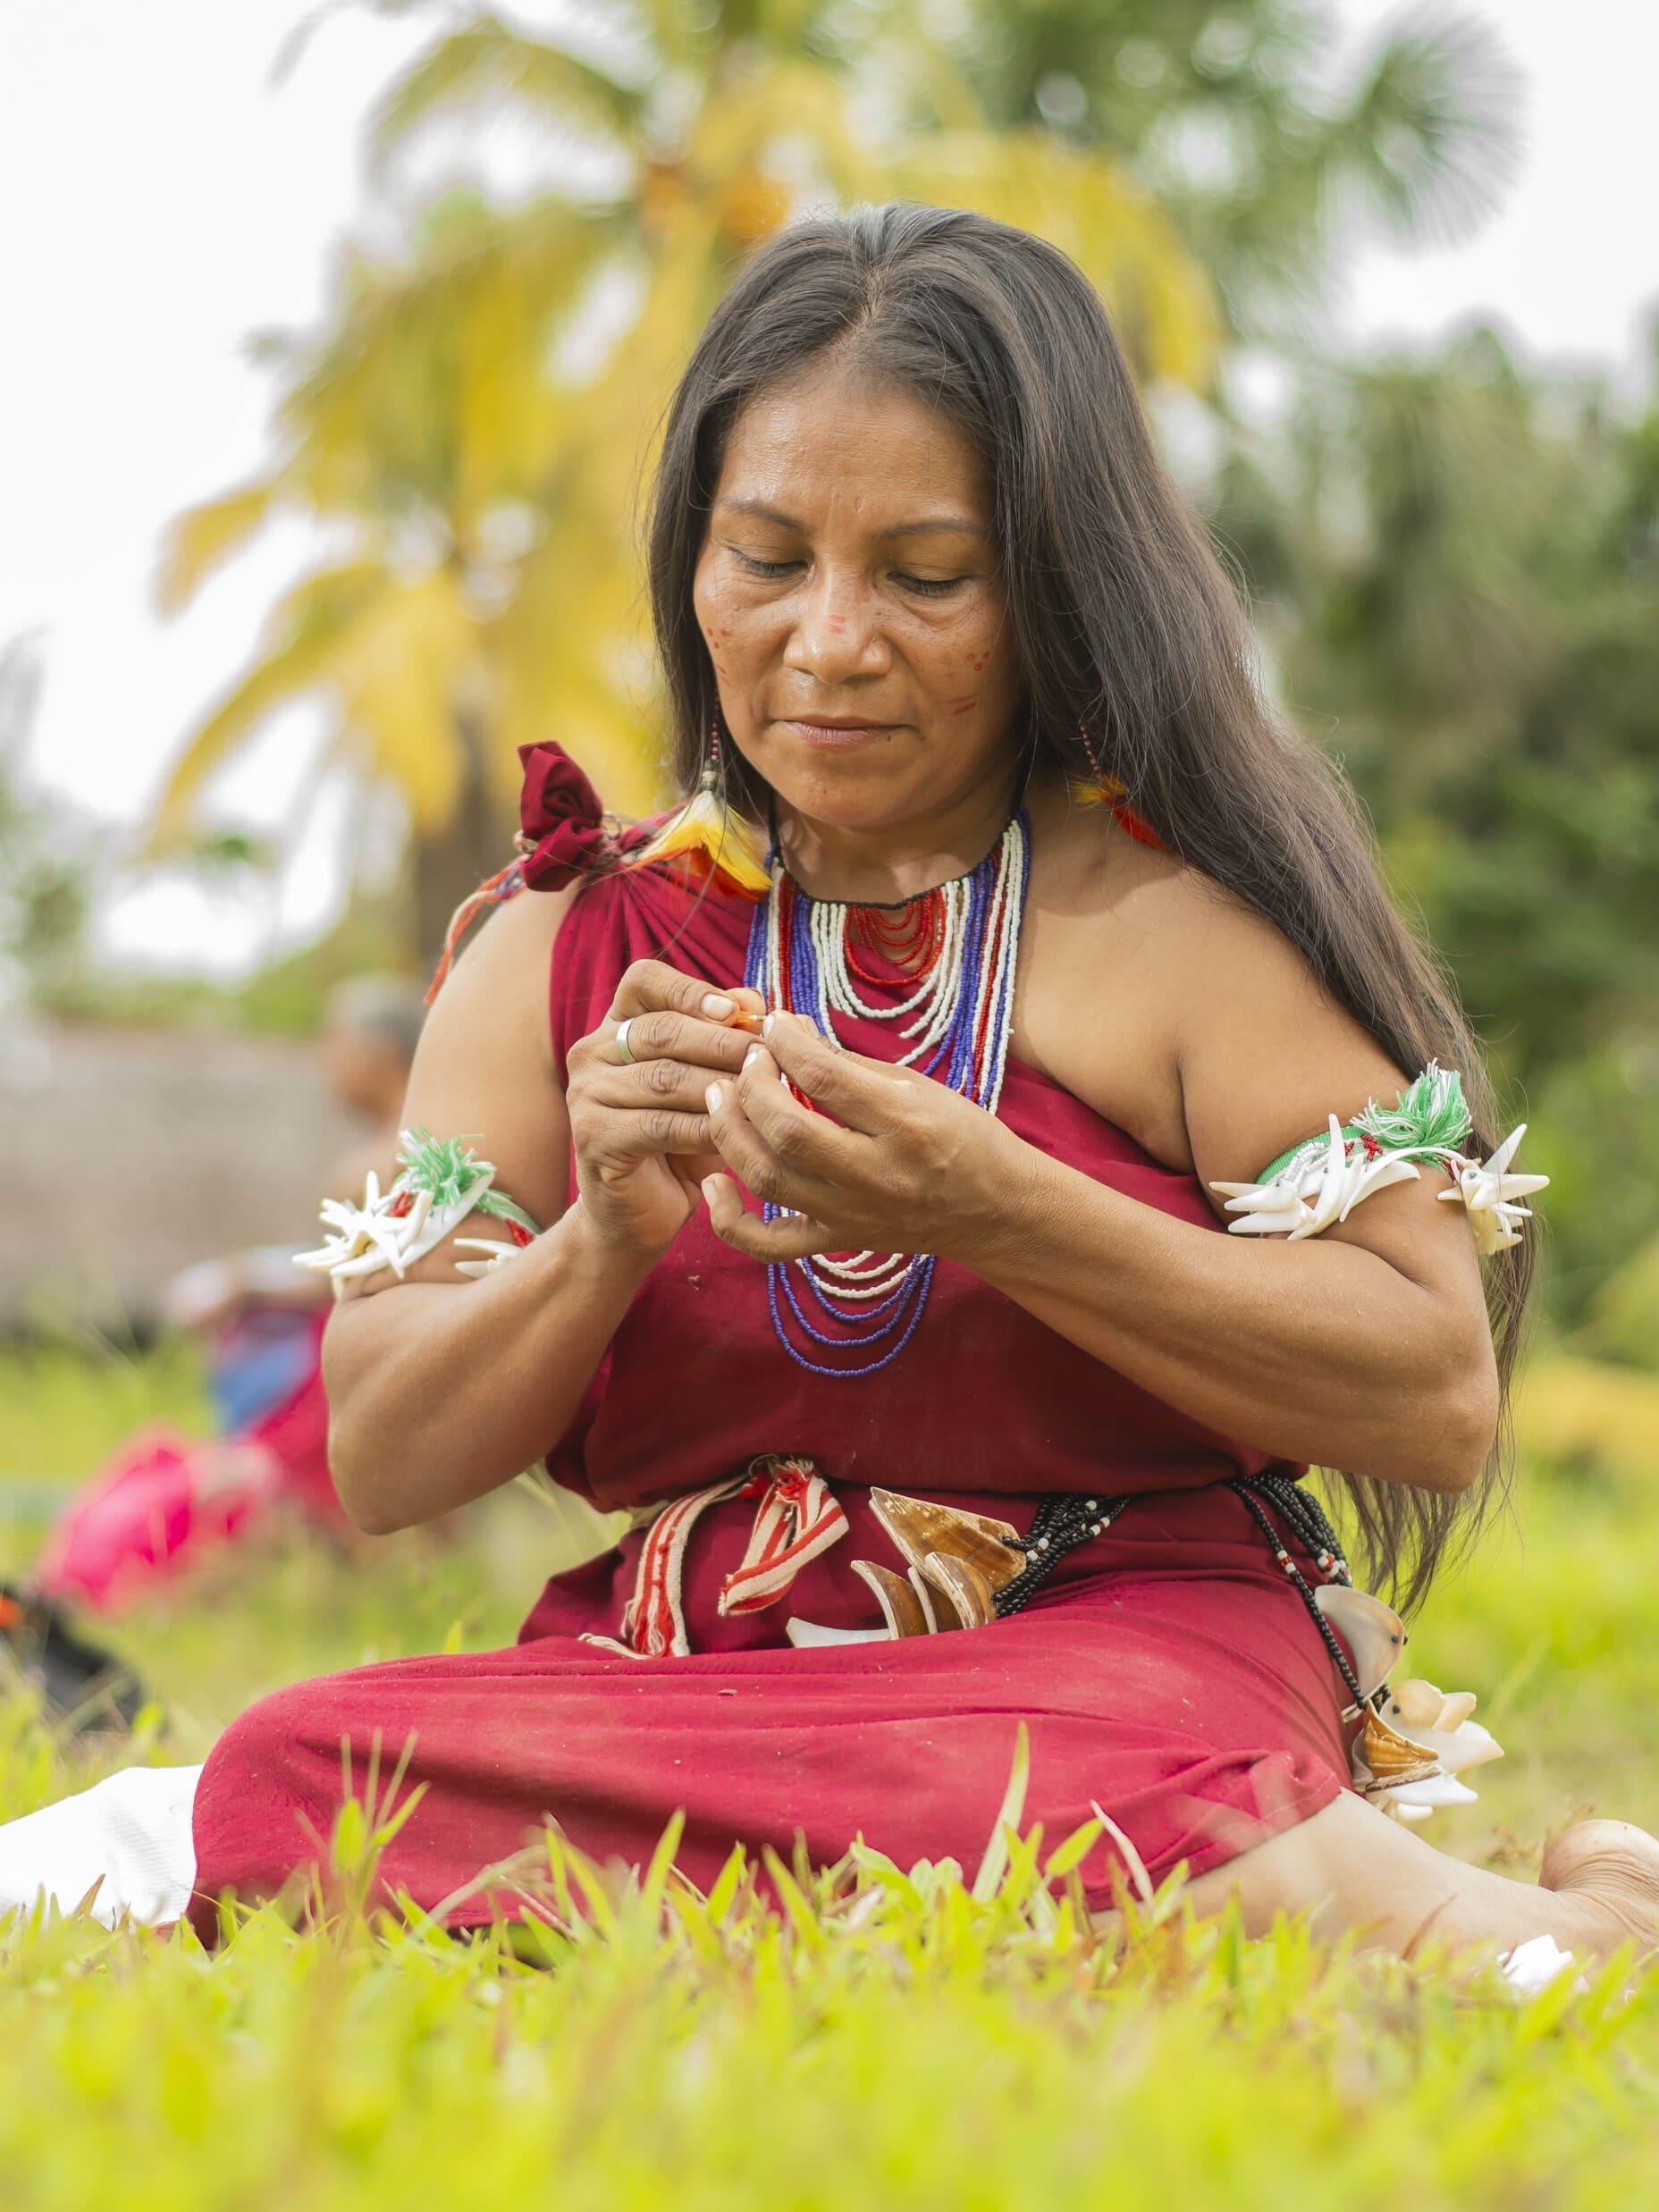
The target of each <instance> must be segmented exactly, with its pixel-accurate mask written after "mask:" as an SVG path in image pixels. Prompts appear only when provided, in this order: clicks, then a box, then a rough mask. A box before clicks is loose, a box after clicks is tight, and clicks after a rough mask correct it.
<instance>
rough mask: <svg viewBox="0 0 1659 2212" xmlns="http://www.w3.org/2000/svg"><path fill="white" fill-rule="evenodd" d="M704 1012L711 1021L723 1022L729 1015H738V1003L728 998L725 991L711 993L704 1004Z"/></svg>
mask: <svg viewBox="0 0 1659 2212" xmlns="http://www.w3.org/2000/svg"><path fill="white" fill-rule="evenodd" d="M703 1013H706V1014H707V1015H708V1016H709V1018H710V1020H711V1021H713V1022H723V1021H724V1020H725V1019H726V1017H727V1015H728V1013H737V1000H736V999H735V998H728V997H727V996H726V994H725V993H724V991H711V992H710V993H709V995H708V997H706V998H705V999H704V1000H703Z"/></svg>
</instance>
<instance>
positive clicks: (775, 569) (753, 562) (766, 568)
mask: <svg viewBox="0 0 1659 2212" xmlns="http://www.w3.org/2000/svg"><path fill="white" fill-rule="evenodd" d="M730 550H731V551H732V552H734V553H735V554H736V555H737V559H739V560H740V561H741V562H742V563H743V566H744V567H745V568H746V569H747V570H748V571H749V574H750V575H751V576H787V575H788V573H789V571H790V569H791V568H798V567H799V566H800V564H799V562H798V561H793V560H761V559H758V558H757V557H756V556H755V555H754V553H745V551H743V550H742V548H741V547H740V546H737V545H734V546H732V547H731V549H730Z"/></svg>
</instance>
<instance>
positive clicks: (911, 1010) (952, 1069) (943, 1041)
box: [744, 807, 1031, 1379]
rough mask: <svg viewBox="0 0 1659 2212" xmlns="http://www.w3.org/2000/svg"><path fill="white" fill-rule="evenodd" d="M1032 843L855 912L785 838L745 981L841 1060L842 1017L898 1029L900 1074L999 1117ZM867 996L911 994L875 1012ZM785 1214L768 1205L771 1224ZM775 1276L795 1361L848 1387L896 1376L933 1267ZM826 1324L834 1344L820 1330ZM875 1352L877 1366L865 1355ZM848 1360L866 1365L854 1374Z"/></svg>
mask: <svg viewBox="0 0 1659 2212" xmlns="http://www.w3.org/2000/svg"><path fill="white" fill-rule="evenodd" d="M1030 844H1031V831H1030V825H1029V823H1028V822H1027V820H1026V816H1025V810H1024V808H1023V807H1021V808H1020V809H1019V810H1018V811H1017V812H1016V813H1015V815H1014V816H1013V818H1012V819H1011V820H1009V822H1008V823H1007V826H1006V828H1004V830H1003V832H1002V835H1001V837H998V840H997V843H996V844H995V845H994V846H993V847H992V848H991V850H990V852H989V853H988V854H986V855H985V857H984V859H983V860H982V861H981V862H980V863H979V865H978V866H977V867H976V868H972V869H970V870H969V871H967V873H966V874H965V875H961V876H956V877H953V878H952V879H951V880H950V881H949V882H948V883H941V884H938V885H936V886H935V887H934V888H933V889H932V890H931V891H921V892H918V893H917V894H916V896H914V898H908V899H900V900H897V901H895V902H893V903H892V904H853V903H850V902H848V901H846V900H842V899H819V898H813V896H811V895H810V893H808V892H805V891H804V890H802V888H801V887H800V886H799V885H798V884H797V883H796V880H795V879H794V878H793V876H791V875H790V874H789V872H788V871H787V868H785V866H784V864H783V861H782V857H781V855H780V854H779V850H778V846H777V843H776V841H775V840H774V842H773V845H772V849H771V853H770V854H768V855H767V864H768V871H769V874H770V876H771V887H770V889H769V890H768V893H767V896H766V900H765V903H764V904H762V905H759V906H757V907H756V908H755V912H754V921H753V922H752V923H751V924H750V929H749V950H748V959H747V962H746V964H745V971H744V980H745V983H747V984H748V985H749V987H750V988H751V989H753V990H757V991H759V992H760V993H761V995H762V998H763V999H764V1001H765V1003H766V1005H767V1008H768V1010H769V1011H770V1012H774V1013H776V1012H782V1013H800V1014H804V1015H805V1016H806V1017H807V1018H808V1020H810V1021H812V1022H814V1023H815V1024H816V1026H817V1028H818V1029H819V1030H820V1031H821V1034H822V1035H823V1036H824V1037H826V1038H827V1039H829V1042H830V1043H831V1044H832V1045H834V1046H836V1047H837V1048H838V1049H842V1048H844V1047H843V1045H842V1039H840V1038H839V1037H838V1035H837V1033H836V1028H835V1022H836V1017H837V1016H838V1015H839V1016H841V1017H843V1018H844V1019H852V1020H863V1021H867V1022H892V1023H894V1024H896V1025H897V1034H898V1036H899V1037H900V1038H901V1039H904V1040H905V1044H906V1046H907V1047H908V1048H907V1049H906V1050H905V1052H903V1053H902V1054H900V1055H899V1056H898V1060H897V1064H898V1065H899V1066H900V1067H914V1068H915V1069H917V1070H918V1072H920V1073H922V1074H923V1075H931V1076H933V1077H935V1078H936V1079H937V1080H938V1081H940V1082H943V1083H945V1084H947V1086H948V1087H949V1089H952V1090H959V1091H960V1092H961V1093H962V1094H963V1096H964V1098H971V1099H972V1100H973V1103H974V1105H975V1106H983V1107H984V1109H985V1111H986V1112H987V1113H988V1114H994V1113H995V1112H996V1111H997V1103H998V1099H999V1098H1000V1097H1001V1095H1002V1078H1003V1071H1004V1069H1005V1067H1006V1063H1007V1055H1008V1030H1009V1026H1010V1017H1011V1015H1012V1012H1013V1006H1014V979H1015V968H1016V966H1017V964H1018V960H1019V948H1020V923H1021V921H1022V919H1023V914H1024V910H1025V885H1026V878H1027V873H1028V867H1027V862H1028V857H1029V853H1030ZM861 984H865V985H868V986H869V987H871V988H872V989H878V990H883V991H886V992H888V993H897V994H899V996H898V997H897V998H895V999H894V1000H893V1001H892V1003H889V1004H887V1005H880V1004H876V1003H872V1001H871V1000H870V999H869V998H868V997H865V995H864V993H863V991H862V990H861V989H860V988H859V986H860V985H861ZM796 1095H797V1096H798V1095H799V1094H798V1093H797V1094H796ZM803 1104H810V1101H805V1100H803ZM783 1210H784V1209H783V1208H781V1207H778V1206H776V1205H773V1204H772V1203H771V1202H770V1201H768V1203H767V1205H766V1208H765V1215H766V1219H767V1220H768V1221H775V1220H776V1219H777V1218H778V1215H779V1213H780V1212H781V1211H783ZM766 1277H767V1281H766V1288H767V1298H768V1301H769V1303H770V1305H771V1316H772V1326H773V1328H774V1329H775V1330H776V1331H777V1333H778V1341H779V1343H781V1344H782V1346H783V1348H784V1350H786V1351H787V1353H788V1354H789V1357H790V1358H792V1359H794V1360H795V1361H796V1363H797V1364H798V1365H799V1366H801V1367H806V1368H809V1369H810V1370H811V1371H812V1372H813V1374H814V1375H830V1376H833V1377H837V1378H849V1379H850V1378H852V1377H855V1376H857V1375H873V1374H875V1373H876V1372H877V1370H878V1369H879V1368H881V1367H886V1366H888V1363H889V1362H890V1361H892V1360H894V1359H897V1357H898V1355H899V1353H900V1352H901V1351H903V1350H904V1349H905V1345H906V1344H907V1343H908V1342H909V1341H910V1340H911V1338H912V1336H914V1333H915V1330H916V1325H917V1323H918V1322H919V1321H920V1320H921V1318H922V1308H923V1307H924V1306H925V1305H926V1303H927V1295H928V1290H929V1287H930V1285H931V1283H932V1280H933V1255H932V1254H931V1253H929V1252H915V1253H909V1254H906V1253H904V1252H884V1253H878V1252H872V1251H866V1252H854V1253H849V1254H846V1255H843V1256H839V1257H837V1256H833V1255H830V1254H827V1253H820V1254H814V1255H813V1256H811V1257H807V1258H805V1259H798V1260H792V1261H783V1260H773V1261H771V1263H770V1264H769V1266H768V1267H767V1271H766ZM786 1316H787V1318H786ZM814 1316H817V1317H816V1318H814ZM825 1320H827V1321H830V1322H832V1323H834V1324H835V1325H836V1327H835V1332H834V1333H831V1332H830V1331H829V1330H827V1329H825V1328H823V1327H821V1325H820V1323H821V1321H825ZM791 1324H793V1326H791ZM800 1337H804V1338H805V1339H806V1340H807V1341H806V1342H805V1343H802V1342H800V1341H797V1339H798V1338H800ZM878 1347H881V1348H882V1349H877V1348H878ZM865 1352H870V1353H871V1355H872V1356H871V1357H870V1358H862V1357H860V1355H862V1354H863V1353H865ZM824 1354H837V1355H839V1358H826V1357H824V1356H823V1355H824ZM849 1355H851V1356H852V1358H853V1360H854V1362H855V1364H852V1365H848V1364H846V1361H847V1358H848V1356H849Z"/></svg>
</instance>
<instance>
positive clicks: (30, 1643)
mask: <svg viewBox="0 0 1659 2212" xmlns="http://www.w3.org/2000/svg"><path fill="white" fill-rule="evenodd" d="M5 1661H9V1662H10V1663H11V1665H12V1666H13V1667H15V1668H16V1670H17V1671H18V1672H19V1673H20V1674H21V1676H22V1678H23V1679H24V1681H25V1682H27V1683H28V1684H29V1686H30V1687H31V1688H33V1689H35V1690H37V1691H38V1693H39V1695H40V1696H41V1699H42V1700H43V1702H44V1703H45V1705H46V1713H47V1717H48V1718H49V1719H50V1720H51V1721H52V1722H53V1723H54V1725H55V1726H56V1727H59V1728H66V1729H68V1730H69V1732H70V1733H71V1734H72V1735H83V1734H90V1733H91V1732H93V1731H95V1730H98V1729H126V1728H131V1726H132V1724H133V1721H134V1720H136V1719H137V1718H138V1714H139V1707H140V1706H141V1705H142V1704H143V1703H145V1702H146V1701H145V1695H144V1691H143V1688H142V1686H141V1685H140V1684H139V1681H138V1679H137V1678H136V1677H135V1676H134V1674H133V1673H132V1670H131V1668H130V1667H128V1666H127V1665H126V1663H125V1661H122V1660H120V1659H118V1658H116V1656H115V1654H114V1653H113V1652H107V1651H105V1650H104V1649H102V1648H101V1646H99V1645H98V1644H88V1642H87V1641H86V1639H85V1638H84V1637H83V1636H80V1635H79V1634H78V1633H77V1631H76V1629H75V1628H74V1627H73V1626H72V1622H71V1619H70V1617H69V1616H68V1615H67V1614H66V1613H65V1611H64V1610H63V1607H62V1606H61V1605H57V1604H55V1603H54V1602H53V1601H52V1600H51V1599H49V1598H46V1597H42V1596H41V1595H40V1594H39V1593H38V1591H34V1590H25V1589H21V1588H20V1587H19V1586H18V1585H16V1584H15V1583H0V1664H4V1662H5Z"/></svg>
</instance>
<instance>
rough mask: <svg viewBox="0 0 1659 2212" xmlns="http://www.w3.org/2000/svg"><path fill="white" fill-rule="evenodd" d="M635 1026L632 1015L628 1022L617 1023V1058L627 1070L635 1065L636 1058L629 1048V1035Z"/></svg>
mask: <svg viewBox="0 0 1659 2212" xmlns="http://www.w3.org/2000/svg"><path fill="white" fill-rule="evenodd" d="M633 1026H634V1017H633V1015H632V1014H629V1016H628V1018H627V1021H626V1022H618V1023H617V1057H618V1059H619V1060H620V1062H621V1063H622V1064H623V1066H624V1067H625V1068H627V1067H632V1066H633V1064H634V1056H633V1054H632V1053H631V1052H630V1051H629V1050H628V1047H627V1033H628V1031H629V1030H631V1029H632V1028H633Z"/></svg>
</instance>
